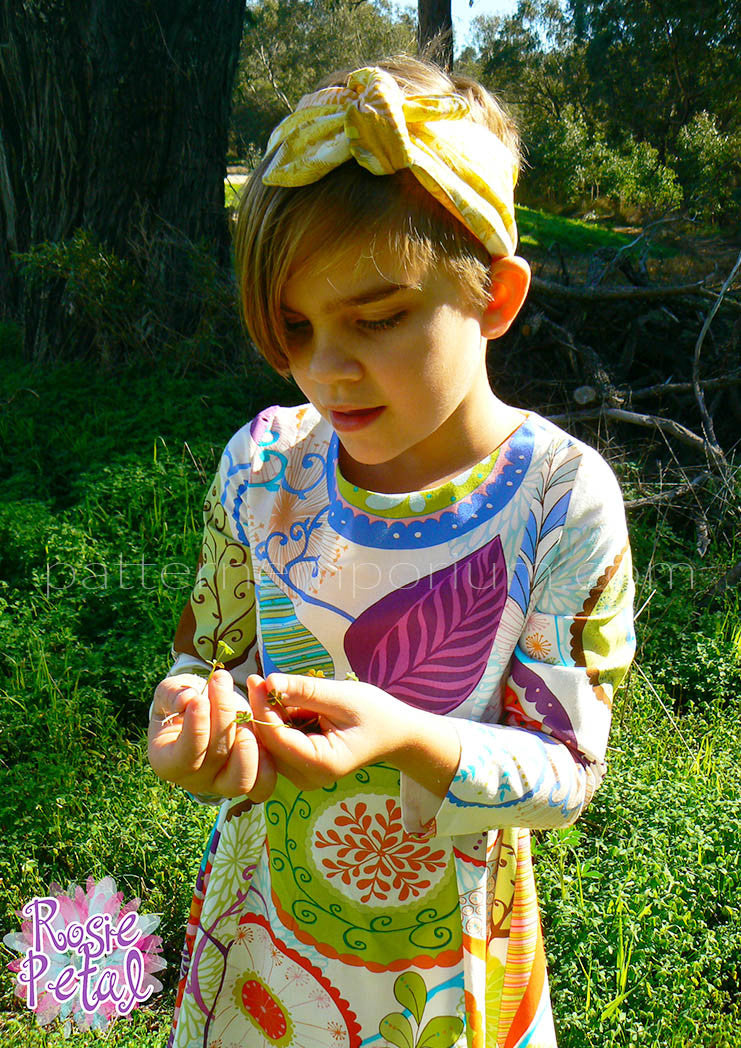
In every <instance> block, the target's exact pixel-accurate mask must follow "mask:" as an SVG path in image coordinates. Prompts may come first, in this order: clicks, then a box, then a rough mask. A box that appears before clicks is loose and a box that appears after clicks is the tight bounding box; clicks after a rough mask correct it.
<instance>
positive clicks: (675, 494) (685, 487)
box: [625, 471, 710, 509]
mask: <svg viewBox="0 0 741 1048" xmlns="http://www.w3.org/2000/svg"><path fill="white" fill-rule="evenodd" d="M709 478H710V473H708V472H707V471H706V472H704V473H700V475H699V476H697V477H695V478H694V480H691V481H689V482H688V483H686V484H677V485H676V487H674V488H672V489H671V491H661V492H659V493H658V494H657V495H647V496H646V497H645V498H641V499H628V500H626V502H625V508H626V509H637V508H638V507H639V506H656V505H658V504H659V503H660V502H671V501H672V500H673V499H678V498H679V497H680V496H681V495H687V494H689V492H691V491H693V490H694V489H695V488H699V487H702V485H703V484H704V483H705V481H706V480H708V479H709Z"/></svg>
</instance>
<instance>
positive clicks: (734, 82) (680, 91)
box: [460, 0, 741, 222]
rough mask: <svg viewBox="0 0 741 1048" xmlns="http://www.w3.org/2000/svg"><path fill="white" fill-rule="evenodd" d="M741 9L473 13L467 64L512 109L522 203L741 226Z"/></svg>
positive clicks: (583, 4) (608, 7) (611, 3)
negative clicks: (740, 54)
mask: <svg viewBox="0 0 741 1048" xmlns="http://www.w3.org/2000/svg"><path fill="white" fill-rule="evenodd" d="M740 11H741V0H730V2H728V3H723V2H722V0H689V2H688V3H686V4H681V5H679V4H673V3H669V2H668V0H666V2H665V0H605V2H604V3H603V2H601V0H600V2H596V0H570V2H569V4H567V5H562V4H561V3H559V2H558V0H519V3H518V5H517V8H516V10H515V12H514V13H513V14H512V15H510V16H507V17H481V18H478V19H476V21H475V23H474V24H475V31H474V39H473V43H472V45H471V46H470V47H469V48H467V49H466V51H465V52H464V53H463V55H462V56H461V60H460V64H461V65H462V66H464V67H465V68H466V69H468V70H469V71H470V72H471V73H472V74H473V75H478V76H479V77H480V78H481V79H482V80H483V81H484V83H486V84H487V86H489V87H491V88H492V89H493V90H495V91H497V92H498V93H500V94H501V95H502V96H503V97H504V98H505V100H506V101H508V102H509V103H510V104H511V105H512V106H513V108H514V109H515V111H516V114H517V116H518V119H519V124H520V127H521V130H522V135H523V141H524V145H525V150H526V157H527V160H528V164H527V165H526V167H525V170H524V172H523V180H522V194H521V198H522V199H526V200H529V201H530V202H532V203H536V204H537V203H539V202H543V203H545V204H547V205H549V206H553V205H556V204H558V205H571V206H577V207H581V208H591V205H592V203H593V202H594V201H595V200H596V199H598V198H603V199H604V200H605V201H606V202H610V203H611V206H615V205H617V206H618V207H619V208H620V209H621V210H622V209H624V208H628V209H631V208H632V209H634V210H635V209H638V210H640V211H641V212H643V213H644V214H645V213H647V212H653V213H656V212H659V213H660V212H663V211H666V210H671V209H675V208H678V207H679V206H680V205H681V204H682V203H683V202H684V204H685V205H686V206H687V207H688V208H689V210H690V211H691V213H693V214H694V215H697V216H699V217H701V218H703V219H707V220H713V221H715V220H718V219H723V220H725V221H726V222H733V221H735V220H738V219H739V218H741V194H740V192H739V185H740V183H741V134H740V133H739V128H741V102H740V101H739V99H740V97H741V73H740V71H739V66H738V62H737V58H736V47H735V40H736V38H737V37H738V30H739V25H740V21H741V18H740V15H739V12H740ZM711 172H712V175H711Z"/></svg>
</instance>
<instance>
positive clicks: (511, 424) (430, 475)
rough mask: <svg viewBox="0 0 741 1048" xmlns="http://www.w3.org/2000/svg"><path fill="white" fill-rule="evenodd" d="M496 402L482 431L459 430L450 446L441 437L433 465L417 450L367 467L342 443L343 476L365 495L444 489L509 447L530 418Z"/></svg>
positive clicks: (339, 456) (500, 402) (442, 435)
mask: <svg viewBox="0 0 741 1048" xmlns="http://www.w3.org/2000/svg"><path fill="white" fill-rule="evenodd" d="M492 398H493V403H492V408H493V410H492V412H491V416H490V418H489V424H488V425H487V426H486V427H484V428H482V429H480V430H478V431H476V430H474V431H471V432H464V433H463V434H461V432H460V427H459V426H457V427H455V428H456V430H457V432H456V435H455V436H456V439H455V440H451V441H450V442H446V441H445V434H442V433H441V434H440V437H441V440H440V444H441V451H443V453H442V454H440V456H439V457H438V459H437V460H433V461H429V460H428V459H427V457H426V456H425V457H424V459H423V458H421V457H420V458H418V457H416V456H415V454H414V449H410V451H408V452H406V453H405V454H404V455H403V456H401V459H400V460H391V461H388V462H380V463H377V464H367V463H363V462H357V461H356V460H354V459H352V458H350V456H349V455H348V454H347V452H346V451H345V449H344V447H343V446H342V443H340V447H339V454H338V460H339V467H340V472H341V474H342V476H343V477H344V478H345V480H346V481H348V482H349V483H351V484H355V485H357V487H359V488H363V489H364V490H365V491H378V492H382V493H385V494H390V495H391V494H402V493H404V492H407V491H424V490H429V489H431V488H438V487H442V485H443V484H446V483H448V481H450V480H453V479H454V478H455V477H457V476H460V474H461V473H464V472H465V471H466V470H468V469H471V468H472V467H473V466H475V465H477V463H479V462H481V461H482V460H483V459H485V458H486V457H487V455H490V454H491V453H492V451H495V450H496V449H497V448H498V447H499V446H500V445H501V444H503V443H505V441H506V440H507V439H508V438H509V437H510V436H511V435H512V434H513V433H514V432H515V431H516V430H517V429H518V428H519V427H520V426H521V425H522V423H523V422H524V421H525V419H526V418H527V414H526V412H524V411H521V410H520V409H519V408H513V407H510V406H509V405H508V404H503V403H502V401H500V400H498V399H497V398H496V397H494V395H493V394H492ZM443 428H444V427H441V429H443ZM451 428H452V427H451ZM438 432H440V431H438Z"/></svg>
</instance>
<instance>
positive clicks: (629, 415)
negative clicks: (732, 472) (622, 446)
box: [548, 407, 725, 461]
mask: <svg viewBox="0 0 741 1048" xmlns="http://www.w3.org/2000/svg"><path fill="white" fill-rule="evenodd" d="M548 418H549V419H550V421H551V422H582V421H588V420H590V419H592V420H593V419H599V418H611V419H614V420H615V421H616V422H629V423H631V424H632V425H634V426H643V427H644V428H645V429H658V430H661V432H662V433H667V434H669V435H670V436H672V437H674V438H675V439H676V440H678V441H680V443H682V444H687V445H688V446H689V447H691V448H694V449H695V450H696V451H700V452H702V454H703V455H707V453H708V451H709V452H710V454H711V457H712V458H713V459H715V458H716V456H715V453H714V450H713V448H712V446H711V445H709V444H708V442H707V441H705V440H703V438H702V437H700V436H698V434H697V433H693V432H692V430H691V429H687V427H686V426H683V425H682V424H681V423H680V422H675V421H674V419H671V418H662V417H661V416H660V415H642V414H639V413H638V412H637V411H626V410H625V409H624V408H611V407H602V408H597V409H595V410H593V411H577V412H573V413H570V414H565V415H549V416H548ZM723 461H725V460H723Z"/></svg>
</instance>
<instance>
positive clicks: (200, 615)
mask: <svg viewBox="0 0 741 1048" xmlns="http://www.w3.org/2000/svg"><path fill="white" fill-rule="evenodd" d="M232 445H233V442H230V444H229V445H227V447H226V449H225V451H224V453H223V455H222V457H221V462H220V464H219V469H218V470H217V472H216V475H215V477H214V479H213V482H212V484H211V485H210V487H209V490H208V493H207V495H206V498H205V500H204V504H203V538H202V542H201V551H200V555H199V558H198V569H197V573H196V578H195V583H194V585H193V589H192V592H191V594H190V597H189V599H188V602H187V603H186V605H185V607H184V608H183V612H182V614H181V616H180V621H179V623H178V627H177V630H176V633H175V638H174V641H173V646H172V656H173V660H174V661H173V665H172V667H171V669H170V672H169V674H168V676H174V675H177V674H181V673H195V674H198V675H203V674H204V673H205V674H208V672H209V670H210V666H209V663H210V661H211V660H212V659H213V658H214V656H215V654H216V650H217V648H218V645H219V642H220V641H224V642H225V643H226V644H228V645H229V647H230V648H231V649H232V650H233V651H234V655H233V656H232V657H231V658H230V659H229V661H228V662H227V663H226V664H225V665H226V668H227V669H228V670H229V671H230V673H231V674H232V677H233V678H234V682H235V684H236V685H238V686H239V687H241V688H242V689H243V688H244V687H245V684H246V680H247V677H248V676H249V674H250V673H254V672H257V671H258V670H259V665H258V662H257V658H256V655H257V645H256V639H257V627H256V612H255V582H254V575H253V569H252V556H251V552H250V547H249V543H248V542H247V538H246V535H244V534H243V535H241V536H240V535H239V534H237V533H236V531H235V528H234V524H233V520H234V504H235V501H236V500H238V499H239V498H240V497H241V492H240V488H239V486H235V485H234V484H232V483H231V481H232V478H233V477H234V475H235V474H236V473H239V476H240V478H241V483H242V484H246V479H245V474H244V470H245V466H246V464H245V463H242V462H235V459H234V455H233V450H232Z"/></svg>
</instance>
